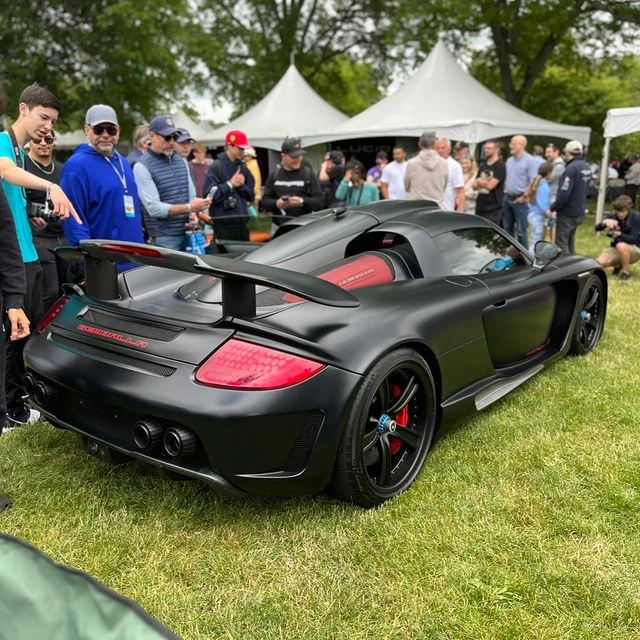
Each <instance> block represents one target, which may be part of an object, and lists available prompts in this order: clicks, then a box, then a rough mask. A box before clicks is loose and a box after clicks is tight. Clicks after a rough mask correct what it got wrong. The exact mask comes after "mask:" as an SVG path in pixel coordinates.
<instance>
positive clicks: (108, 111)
mask: <svg viewBox="0 0 640 640" xmlns="http://www.w3.org/2000/svg"><path fill="white" fill-rule="evenodd" d="M84 123H85V124H88V125H89V126H90V127H94V126H95V125H97V124H104V123H109V124H116V125H117V124H118V116H117V115H116V112H115V111H114V110H113V108H112V107H110V106H109V105H107V104H94V105H93V106H92V107H89V108H88V109H87V115H86V116H85V117H84Z"/></svg>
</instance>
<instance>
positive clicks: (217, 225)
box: [204, 131, 256, 242]
mask: <svg viewBox="0 0 640 640" xmlns="http://www.w3.org/2000/svg"><path fill="white" fill-rule="evenodd" d="M250 147H251V145H250V144H249V141H248V140H247V136H246V134H245V133H244V132H243V131H229V132H228V133H227V135H226V136H225V144H224V151H223V152H222V153H219V154H218V157H217V158H216V159H215V161H214V162H213V163H212V164H211V165H210V166H209V170H208V171H207V178H206V180H205V182H204V192H205V193H208V194H209V197H210V198H211V208H210V210H209V211H210V214H211V217H212V218H213V229H214V232H215V234H216V237H217V238H218V239H219V240H222V241H224V240H240V241H246V242H248V241H249V227H248V226H247V220H248V218H247V214H248V206H249V204H250V203H252V202H253V201H254V200H255V197H256V196H255V189H254V185H255V180H254V178H253V175H252V174H251V171H249V169H248V168H247V167H246V166H245V164H244V162H243V156H244V153H245V150H246V149H249V148H250Z"/></svg>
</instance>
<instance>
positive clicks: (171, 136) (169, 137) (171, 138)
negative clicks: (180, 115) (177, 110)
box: [152, 131, 178, 142]
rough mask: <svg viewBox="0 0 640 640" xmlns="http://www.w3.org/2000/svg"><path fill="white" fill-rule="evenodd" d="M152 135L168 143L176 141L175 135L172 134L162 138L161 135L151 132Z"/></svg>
mask: <svg viewBox="0 0 640 640" xmlns="http://www.w3.org/2000/svg"><path fill="white" fill-rule="evenodd" d="M152 133H153V135H155V136H158V137H160V138H162V139H163V140H164V141H165V142H169V141H170V140H173V141H174V142H175V141H176V140H177V139H178V134H177V133H172V134H170V135H168V136H163V135H162V134H161V133H156V132H155V131H153V132H152Z"/></svg>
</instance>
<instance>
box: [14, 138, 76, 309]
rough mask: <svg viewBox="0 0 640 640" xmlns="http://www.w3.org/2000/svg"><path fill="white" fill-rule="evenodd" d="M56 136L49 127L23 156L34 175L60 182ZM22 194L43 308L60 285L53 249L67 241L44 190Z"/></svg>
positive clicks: (55, 293)
mask: <svg viewBox="0 0 640 640" xmlns="http://www.w3.org/2000/svg"><path fill="white" fill-rule="evenodd" d="M55 137H56V136H55V133H54V132H53V130H52V131H51V133H49V134H48V135H46V136H44V137H43V138H41V139H40V141H39V142H31V143H30V144H29V152H28V153H27V155H26V156H25V159H24V168H25V169H26V170H27V171H28V172H29V173H33V175H36V176H40V177H42V178H44V179H45V180H50V181H51V182H53V183H54V184H60V177H61V175H62V163H60V162H55V161H54V160H53V148H54V145H55ZM25 196H26V198H27V216H28V217H29V224H30V225H31V233H32V235H33V244H34V245H35V248H36V251H37V252H38V260H39V261H40V266H41V267H42V302H43V306H42V308H43V309H45V310H46V309H48V308H49V307H50V306H51V305H52V304H53V303H54V302H55V301H56V299H57V298H58V293H59V289H60V285H59V278H58V266H57V264H56V256H55V253H54V249H55V248H56V247H59V246H62V245H64V244H67V240H66V238H65V237H64V231H63V230H62V225H61V224H60V222H59V221H58V217H57V216H56V215H55V213H53V211H51V210H50V209H49V204H48V202H47V201H46V197H45V194H44V192H42V191H38V190H36V189H25Z"/></svg>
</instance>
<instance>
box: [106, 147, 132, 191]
mask: <svg viewBox="0 0 640 640" xmlns="http://www.w3.org/2000/svg"><path fill="white" fill-rule="evenodd" d="M102 157H103V158H104V159H105V160H106V161H107V163H108V165H109V166H110V167H111V168H112V169H113V170H114V171H115V174H116V175H117V176H118V179H119V180H120V182H121V183H122V188H123V189H124V192H125V193H127V176H126V175H125V173H124V167H123V166H122V156H121V155H120V154H118V160H119V161H120V169H121V170H122V173H120V171H118V170H117V169H116V167H115V165H114V164H113V162H111V160H109V158H107V157H106V156H102Z"/></svg>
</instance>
